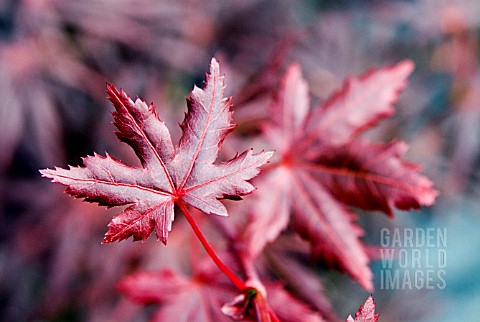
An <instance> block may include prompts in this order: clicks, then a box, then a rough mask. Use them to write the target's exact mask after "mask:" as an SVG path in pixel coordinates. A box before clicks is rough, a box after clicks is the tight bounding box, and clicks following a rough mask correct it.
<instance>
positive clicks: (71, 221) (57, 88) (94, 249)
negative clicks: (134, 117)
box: [0, 0, 480, 322]
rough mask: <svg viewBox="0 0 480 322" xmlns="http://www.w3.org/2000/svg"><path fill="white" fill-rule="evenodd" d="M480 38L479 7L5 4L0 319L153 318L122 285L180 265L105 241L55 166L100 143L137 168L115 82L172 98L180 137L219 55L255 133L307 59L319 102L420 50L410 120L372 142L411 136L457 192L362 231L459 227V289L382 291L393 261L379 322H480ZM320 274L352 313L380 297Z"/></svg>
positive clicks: (169, 117) (435, 3) (367, 224)
mask: <svg viewBox="0 0 480 322" xmlns="http://www.w3.org/2000/svg"><path fill="white" fill-rule="evenodd" d="M479 49H480V1H478V0H456V1H447V0H404V1H380V0H375V1H360V0H359V1H354V0H342V1H333V0H332V1H321V0H318V1H314V0H293V1H290V0H278V1H274V0H243V1H242V0H238V1H237V0H230V1H225V0H213V1H207V0H200V1H189V0H163V1H157V0H140V1H136V0H103V1H97V0H83V1H75V0H0V320H1V321H19V322H22V321H55V322H60V321H146V320H147V319H148V316H150V313H151V312H152V311H151V308H147V309H146V310H145V309H143V308H142V307H140V306H138V305H135V304H132V303H130V302H129V301H128V300H127V299H126V298H124V297H122V296H121V295H120V294H119V293H118V292H117V291H116V289H115V285H116V283H117V282H118V281H119V280H120V279H121V278H122V276H124V275H125V274H127V273H130V272H132V271H136V270H137V269H138V268H150V267H156V266H155V265H156V263H158V262H168V261H171V259H169V257H168V255H169V254H170V253H169V250H168V247H167V248H165V247H163V246H162V247H161V248H159V246H158V244H156V243H155V241H153V240H151V241H150V240H149V241H148V242H146V243H145V244H141V243H138V244H137V243H135V244H133V243H131V242H127V243H119V244H115V245H109V246H104V245H100V241H101V239H102V237H103V234H104V233H105V231H106V229H107V224H108V222H109V218H111V217H112V216H113V215H114V214H115V212H108V214H107V215H106V213H105V210H104V209H101V208H98V207H96V206H95V205H90V204H86V203H81V202H80V201H78V200H73V198H68V197H67V196H66V195H64V194H62V188H61V187H57V186H56V185H53V184H50V183H49V182H48V180H46V179H42V178H41V177H40V174H39V173H38V170H39V169H42V168H47V167H48V168H53V167H54V166H61V167H66V166H67V164H70V165H80V164H81V157H84V156H87V155H92V154H93V152H94V151H95V152H98V153H100V154H102V155H105V151H108V152H109V153H110V154H112V155H114V156H116V157H117V158H119V159H122V160H123V161H125V162H126V163H129V164H133V165H135V164H136V163H135V162H137V164H138V160H135V157H134V156H133V153H131V151H130V150H129V148H128V147H126V145H125V144H120V143H118V140H117V139H116V137H115V135H114V134H113V131H114V127H113V125H111V121H112V118H111V114H110V111H111V110H112V108H111V107H110V105H109V103H108V101H107V99H106V98H105V97H106V93H105V83H106V82H109V83H113V84H115V85H116V86H117V87H122V88H123V89H125V90H126V91H127V93H129V94H130V95H131V96H133V97H135V96H137V95H138V96H139V97H142V98H143V99H145V100H146V101H147V102H152V101H153V102H155V104H156V108H157V111H158V113H159V115H161V117H162V119H163V120H164V121H165V122H166V123H167V125H168V126H169V128H171V129H172V136H173V137H174V140H176V139H177V138H178V136H179V127H178V126H177V123H178V122H179V121H181V120H182V119H183V112H184V111H185V97H186V96H188V93H189V91H190V90H191V88H192V85H193V84H197V85H199V86H200V85H201V83H202V81H203V80H204V73H205V72H206V71H207V70H208V64H209V61H210V59H211V57H212V56H214V55H215V57H217V58H218V59H219V61H220V64H221V66H222V72H223V73H225V74H226V75H227V80H226V81H227V85H228V88H227V92H228V94H229V95H233V97H234V98H233V103H234V105H235V109H236V110H235V120H234V121H235V123H238V124H239V125H238V128H237V130H238V131H239V133H240V137H242V136H243V137H245V138H249V137H250V136H251V135H253V134H255V133H253V134H252V133H251V132H252V130H251V127H252V124H255V122H256V121H257V120H258V118H262V117H265V115H264V114H262V111H260V110H259V107H258V106H261V105H259V103H258V102H262V101H261V98H262V97H266V96H268V95H271V89H272V88H274V87H275V86H276V84H277V82H278V80H279V77H280V76H279V75H281V73H282V72H283V71H284V70H285V68H286V66H288V65H289V64H290V63H292V62H298V63H299V64H300V65H301V67H302V70H303V73H304V75H305V77H306V79H307V81H308V83H309V86H310V89H311V93H310V94H311V96H312V101H313V103H314V104H316V103H318V102H321V101H323V100H325V99H326V98H327V97H328V95H329V94H331V93H332V91H333V90H334V89H335V88H337V87H338V86H340V85H341V84H342V82H343V80H344V79H345V77H347V76H348V75H358V74H360V73H363V72H365V71H367V70H369V69H371V68H373V67H380V66H385V65H388V64H393V63H396V62H399V61H401V60H404V59H410V60H412V61H413V62H414V63H415V65H416V69H415V72H414V73H413V75H412V76H411V78H410V83H409V85H408V88H407V89H406V90H405V91H404V92H403V93H402V94H401V96H400V100H399V102H398V104H397V110H396V113H395V115H394V116H393V117H392V118H391V119H389V120H386V121H384V122H382V123H381V124H380V125H379V126H378V127H376V128H375V129H373V130H371V131H370V132H369V133H368V137H369V138H372V139H375V140H379V141H385V142H386V141H390V140H392V139H397V140H403V141H406V142H407V143H408V144H409V145H410V149H409V151H408V153H407V157H406V158H407V160H409V161H411V162H414V163H417V164H420V165H421V166H422V167H423V173H424V174H425V175H426V176H428V177H429V178H430V179H431V180H432V181H433V182H434V185H435V188H436V189H437V190H438V191H439V192H440V195H439V197H438V199H437V202H436V204H435V205H434V206H432V207H430V208H425V209H421V210H420V211H416V212H411V213H404V212H398V213H397V214H396V216H395V218H393V219H389V218H386V217H385V216H384V215H383V214H378V213H373V214H372V213H361V214H360V218H361V220H360V224H361V225H362V227H363V228H364V230H365V231H366V234H365V236H364V238H363V240H364V241H365V242H366V243H368V245H369V246H371V248H372V256H379V255H378V250H379V249H381V246H380V242H381V239H380V232H381V230H382V228H388V229H389V230H391V231H393V230H394V229H395V228H401V229H403V228H406V227H407V228H413V229H414V228H420V229H424V230H426V229H428V228H435V229H436V228H441V229H445V230H446V231H447V236H448V237H447V247H445V251H446V254H447V255H446V267H445V268H444V269H445V275H444V278H445V287H444V288H443V289H439V288H434V289H426V288H415V287H413V289H403V288H400V287H399V288H393V289H382V287H381V284H380V283H381V282H380V279H381V272H382V269H383V267H382V262H381V259H380V257H378V260H376V261H373V262H372V264H371V267H372V270H373V271H374V273H375V280H374V284H375V286H376V289H375V291H374V292H373V296H374V298H375V300H376V302H377V312H378V313H380V321H424V322H427V321H429V322H430V321H432V322H433V321H435V322H451V321H474V320H477V319H479V318H478V317H479V316H480V279H479V276H480V254H479V252H478V250H479V249H480V237H479V235H480V234H479V232H480V225H479V224H480V183H479V179H480V171H479V165H480V140H479V137H480V68H479V66H480V65H479V62H480V50H479ZM259 75H260V76H259ZM262 75H264V76H265V75H268V77H267V76H265V77H262ZM276 75H277V76H278V77H276ZM252 84H253V85H254V86H252ZM259 98H260V99H259ZM257 99H258V100H257ZM252 102H254V103H252ZM237 109H238V110H237ZM239 150H242V149H241V148H239ZM402 238H404V236H403V237H402ZM151 239H153V238H151ZM374 254H377V255H374ZM435 260H436V259H434V261H435ZM172 265H174V264H172ZM321 278H322V279H323V280H324V284H325V293H326V296H327V297H328V298H329V299H330V301H331V303H332V304H333V307H334V310H335V312H336V314H337V315H338V317H340V318H342V319H345V317H346V316H347V315H348V314H351V313H353V312H355V311H356V310H357V309H358V306H359V305H360V304H363V303H364V301H365V299H366V298H367V297H368V295H369V294H368V293H367V292H366V291H364V290H362V289H361V288H360V287H359V286H358V285H357V284H356V283H355V282H353V281H351V280H350V279H349V278H347V277H345V276H343V275H342V276H340V275H339V274H336V273H332V275H329V274H327V275H322V276H321Z"/></svg>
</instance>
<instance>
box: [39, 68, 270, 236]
mask: <svg viewBox="0 0 480 322" xmlns="http://www.w3.org/2000/svg"><path fill="white" fill-rule="evenodd" d="M107 92H108V94H109V96H110V97H109V98H110V101H112V103H113V105H114V107H115V109H116V111H115V112H113V116H114V119H115V122H114V124H115V126H116V127H117V128H118V130H119V131H118V132H116V135H117V137H118V138H119V139H120V140H121V141H123V142H125V143H127V144H129V145H130V146H131V147H132V148H133V150H134V151H135V153H136V155H137V156H138V158H139V159H140V161H141V163H142V167H131V166H128V165H125V164H124V163H122V162H120V161H119V160H116V159H114V158H113V157H111V156H110V155H108V154H107V155H106V157H102V156H100V155H97V154H94V156H88V157H86V158H84V159H83V163H84V165H85V167H70V169H68V170H67V169H62V168H55V170H50V169H47V170H42V171H41V173H42V175H43V176H44V177H48V178H51V179H52V181H54V182H59V183H61V184H63V185H66V186H67V187H68V188H67V189H66V192H67V193H69V194H71V195H73V196H75V197H78V198H85V200H87V201H90V202H98V203H99V204H100V205H104V206H108V207H113V206H123V205H127V206H128V207H127V208H126V209H125V210H124V211H123V212H122V213H120V214H119V215H118V216H116V217H115V218H113V220H112V221H111V222H110V224H109V227H110V230H109V231H108V232H107V234H106V235H105V238H104V240H103V242H104V243H111V242H113V241H115V240H119V241H120V240H123V239H126V238H128V237H130V236H133V239H134V240H145V239H146V238H148V236H150V234H151V233H152V232H153V231H154V230H155V232H156V235H157V239H160V240H161V241H162V242H163V243H165V244H166V242H167V237H168V233H169V231H170V230H171V226H172V222H173V219H174V205H175V203H177V204H178V205H180V206H182V205H183V203H182V202H186V203H188V204H190V205H192V206H194V207H196V208H198V209H200V210H201V211H203V212H205V213H207V214H216V215H220V216H226V215H227V210H226V208H225V207H224V206H223V205H222V203H221V202H220V201H219V200H218V199H221V198H229V197H231V198H238V197H239V196H242V195H245V194H247V193H249V192H251V191H252V190H253V189H254V188H253V186H252V185H251V184H250V183H248V182H247V180H249V179H251V178H253V177H254V176H255V175H257V174H258V172H259V169H258V167H260V166H261V165H263V164H265V163H266V162H267V160H268V159H269V158H270V157H271V156H272V152H262V153H259V154H253V153H252V150H249V151H246V152H244V153H242V154H241V155H237V156H235V157H234V158H233V159H231V160H230V161H227V162H222V163H214V162H215V160H216V159H217V155H218V153H219V150H220V148H221V146H222V142H223V140H224V138H225V136H226V135H227V134H228V133H229V132H230V131H232V129H233V128H234V125H233V124H232V123H231V117H232V112H231V103H230V98H224V97H223V93H224V82H223V76H220V70H219V65H218V63H217V61H216V60H215V59H212V62H211V65H210V75H207V79H206V83H205V88H204V89H203V90H202V89H200V88H198V87H195V88H194V89H193V91H192V93H191V95H190V97H189V98H188V100H187V103H188V112H187V113H186V115H185V120H184V121H183V122H182V123H181V124H180V126H181V128H182V131H183V134H182V136H181V138H180V141H179V143H178V144H177V146H174V145H173V144H172V141H171V137H170V133H169V131H168V129H167V127H166V126H165V124H164V123H163V122H162V121H161V120H160V119H159V118H158V116H157V114H156V113H155V107H154V106H153V104H151V105H150V106H148V105H147V104H145V102H143V101H141V100H139V99H137V100H136V101H135V102H133V101H132V100H131V99H130V98H129V97H128V96H127V95H126V94H125V92H123V91H122V90H120V91H118V90H117V89H116V88H115V87H114V86H113V85H107Z"/></svg>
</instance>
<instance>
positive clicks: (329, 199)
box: [243, 61, 437, 290]
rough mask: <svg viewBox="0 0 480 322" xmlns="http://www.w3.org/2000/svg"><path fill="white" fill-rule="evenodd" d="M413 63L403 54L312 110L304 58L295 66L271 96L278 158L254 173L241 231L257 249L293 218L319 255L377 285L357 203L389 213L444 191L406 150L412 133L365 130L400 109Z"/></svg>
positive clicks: (268, 130) (270, 132)
mask: <svg viewBox="0 0 480 322" xmlns="http://www.w3.org/2000/svg"><path fill="white" fill-rule="evenodd" d="M412 70H413V64H412V63H411V62H410V61H405V62H401V63H399V64H397V65H395V66H391V67H386V68H381V69H378V70H374V71H371V72H368V73H366V74H365V75H363V76H362V77H360V78H350V79H348V80H347V81H346V82H345V84H344V86H343V88H341V89H340V90H339V91H338V92H336V93H335V94H333V95H332V96H331V97H330V98H329V99H328V100H327V101H326V102H325V103H323V104H322V105H320V106H319V107H318V108H316V109H313V110H311V111H310V107H309V95H308V86H307V84H306V82H305V80H304V79H303V78H302V75H301V71H300V67H299V66H298V65H296V64H294V65H292V66H291V67H290V68H289V69H288V71H287V73H286V75H285V77H284V78H283V80H282V82H281V85H280V89H279V91H278V93H277V96H276V100H275V103H274V104H273V105H272V106H271V111H270V115H271V118H272V120H271V121H270V122H268V123H267V124H265V126H264V129H263V135H264V137H265V138H266V139H267V140H268V141H269V142H271V144H272V148H274V149H276V151H277V153H276V156H277V160H275V161H273V162H272V164H271V165H270V167H269V170H268V172H264V173H262V175H261V176H259V177H258V179H256V182H255V185H256V186H257V188H258V193H257V194H256V196H255V198H254V199H255V201H256V204H255V207H254V208H253V210H252V216H251V220H250V221H249V223H248V226H247V228H246V229H245V231H244V235H243V240H244V241H245V243H246V244H247V245H246V248H247V249H248V251H247V253H248V254H250V256H252V257H255V256H256V255H258V254H259V253H260V252H261V251H262V249H263V247H264V246H265V244H266V243H268V242H270V241H272V240H274V239H275V238H276V237H277V236H278V234H279V233H280V231H282V230H283V229H284V228H285V227H286V225H287V224H288V223H289V222H290V221H291V222H292V224H293V227H294V229H295V230H296V231H297V232H298V233H299V234H300V235H301V236H302V237H304V238H305V239H307V240H308V241H310V242H311V245H312V250H313V252H314V253H315V254H316V255H319V256H321V257H323V259H324V260H325V261H326V262H327V263H329V264H331V265H332V266H335V267H338V268H340V269H341V270H343V271H346V272H347V273H349V274H350V275H351V276H352V277H353V278H354V279H356V280H357V281H358V282H359V283H360V284H361V285H362V286H363V287H364V288H366V289H368V290H371V289H372V287H373V285H372V273H371V271H370V268H369V266H368V262H369V259H368V257H367V254H366V251H365V249H364V246H363V244H362V243H361V242H360V240H359V238H360V236H361V235H362V233H363V232H362V230H361V228H360V227H359V226H357V225H355V224H354V223H353V221H354V219H355V214H354V213H353V212H352V211H351V210H349V207H351V206H353V207H358V208H361V209H364V210H379V211H382V212H384V213H386V214H388V215H390V216H391V215H392V214H393V207H397V208H399V209H402V210H408V209H412V208H419V207H420V206H421V205H431V204H432V203H433V201H434V199H435V196H436V194H437V192H436V191H435V190H434V189H433V188H432V183H431V182H430V180H428V179H427V178H426V177H424V176H422V175H420V174H419V173H418V171H419V167H418V166H415V165H412V164H410V163H407V162H404V161H402V160H401V157H402V155H403V154H404V153H405V150H406V147H407V146H406V144H405V143H402V142H391V143H387V144H381V143H377V144H373V143H370V142H368V141H366V140H364V139H361V138H358V135H359V134H361V133H362V132H363V131H365V130H366V129H368V128H370V127H372V126H374V125H375V124H376V123H377V122H378V121H379V120H380V119H382V118H385V117H388V116H390V115H391V114H392V113H393V111H394V107H393V104H394V103H395V101H396V100H397V98H398V95H399V92H400V90H402V89H403V88H404V86H405V85H406V79H407V77H408V75H409V74H410V73H411V71H412ZM268 187H270V188H268Z"/></svg>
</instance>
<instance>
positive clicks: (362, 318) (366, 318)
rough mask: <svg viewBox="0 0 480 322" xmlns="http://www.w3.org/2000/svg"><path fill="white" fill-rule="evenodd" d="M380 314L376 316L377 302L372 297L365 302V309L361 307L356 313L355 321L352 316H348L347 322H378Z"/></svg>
mask: <svg viewBox="0 0 480 322" xmlns="http://www.w3.org/2000/svg"><path fill="white" fill-rule="evenodd" d="M378 316H379V314H375V301H373V296H372V295H370V296H369V297H368V299H367V300H366V301H365V304H364V305H363V307H362V306H361V305H360V307H359V308H358V311H357V312H356V313H355V319H354V318H352V316H351V315H349V316H348V318H347V320H346V322H377V321H378Z"/></svg>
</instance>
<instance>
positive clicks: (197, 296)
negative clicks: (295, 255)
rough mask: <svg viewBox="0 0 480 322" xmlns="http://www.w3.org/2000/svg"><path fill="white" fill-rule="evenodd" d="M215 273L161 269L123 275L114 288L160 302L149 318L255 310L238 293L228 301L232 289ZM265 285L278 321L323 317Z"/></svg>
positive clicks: (236, 315)
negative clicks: (188, 275)
mask: <svg viewBox="0 0 480 322" xmlns="http://www.w3.org/2000/svg"><path fill="white" fill-rule="evenodd" d="M218 277H219V275H218V274H216V275H210V276H194V277H187V276H184V275H179V274H177V273H175V272H173V271H171V270H169V269H163V270H161V271H159V272H140V273H136V274H133V275H130V276H127V277H125V278H124V279H123V280H122V281H121V282H120V283H119V284H118V289H119V290H120V292H122V293H123V294H125V295H126V296H127V297H128V298H130V299H131V300H132V301H135V302H137V303H140V304H160V305H161V306H160V308H159V309H158V310H157V311H156V312H155V314H154V315H153V317H152V319H151V321H196V322H214V321H215V322H217V321H225V322H227V321H232V318H233V319H234V320H242V321H245V320H248V321H251V320H252V318H253V317H254V316H255V313H253V312H250V311H251V310H252V308H249V307H248V306H250V305H251V304H252V303H251V302H249V301H244V300H243V299H240V300H237V298H239V296H237V297H235V299H234V301H230V300H231V299H232V298H233V297H234V295H235V290H234V289H232V288H231V287H229V285H225V284H224V283H223V282H222V280H221V279H219V278H218ZM266 289H267V292H268V295H269V305H270V306H271V307H272V309H273V310H274V311H275V312H276V314H277V315H278V317H279V319H280V320H281V321H285V322H300V321H311V322H322V321H323V319H322V318H321V317H320V315H319V314H318V313H316V312H314V311H312V310H311V309H310V308H309V307H308V306H307V305H305V304H304V303H302V302H300V301H298V300H297V299H296V298H295V297H294V296H293V295H291V294H290V293H289V292H288V291H286V290H285V289H284V288H283V287H282V286H281V285H279V284H276V283H275V284H269V285H267V287H266ZM227 301H230V302H228V303H227ZM237 301H239V302H245V307H238V308H235V306H234V304H237V303H236V302H237ZM225 303H226V304H225ZM223 304H225V305H223ZM240 304H241V303H240ZM222 305H223V307H222Z"/></svg>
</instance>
